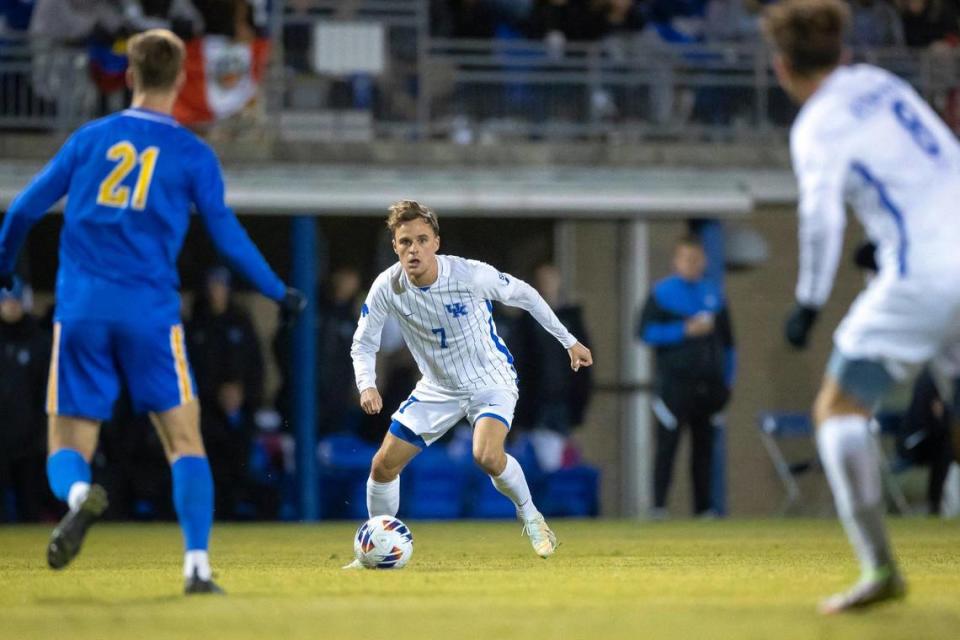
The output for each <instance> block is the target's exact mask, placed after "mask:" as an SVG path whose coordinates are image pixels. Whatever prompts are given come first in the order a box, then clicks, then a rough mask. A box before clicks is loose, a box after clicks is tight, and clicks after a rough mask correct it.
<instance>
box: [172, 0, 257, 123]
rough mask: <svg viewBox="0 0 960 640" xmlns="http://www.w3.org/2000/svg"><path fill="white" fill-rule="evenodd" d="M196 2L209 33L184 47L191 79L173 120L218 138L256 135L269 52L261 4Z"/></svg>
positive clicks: (215, 0)
mask: <svg viewBox="0 0 960 640" xmlns="http://www.w3.org/2000/svg"><path fill="white" fill-rule="evenodd" d="M194 1H195V2H196V6H197V9H198V10H199V12H200V15H201V16H202V18H203V23H204V27H205V31H204V35H203V36H202V37H198V38H193V39H192V40H189V41H187V43H186V45H187V57H186V60H185V61H184V71H185V72H186V76H187V79H186V82H185V84H184V86H183V89H182V90H181V91H180V95H179V96H178V97H177V102H176V104H175V105H174V108H173V115H174V117H175V118H176V119H177V120H178V121H179V122H181V123H182V124H184V125H186V126H188V127H191V128H192V129H195V130H196V131H198V132H200V133H203V134H205V135H208V136H212V137H214V138H219V137H238V136H241V135H249V134H250V133H253V134H257V133H258V132H259V131H261V127H259V126H257V125H258V124H260V123H261V122H262V120H263V113H262V103H261V101H260V93H261V87H260V83H261V80H262V79H263V76H264V72H265V71H266V67H267V61H268V58H269V53H270V40H269V38H268V37H267V33H266V13H265V10H264V6H263V3H262V2H255V1H254V0H194Z"/></svg>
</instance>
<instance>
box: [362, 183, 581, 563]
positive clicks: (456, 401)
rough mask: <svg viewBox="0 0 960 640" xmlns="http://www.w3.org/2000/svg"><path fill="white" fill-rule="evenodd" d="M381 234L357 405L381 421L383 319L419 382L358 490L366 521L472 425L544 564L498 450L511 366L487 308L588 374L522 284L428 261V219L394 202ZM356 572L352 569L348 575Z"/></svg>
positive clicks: (528, 503) (526, 499) (538, 520)
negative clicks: (439, 447)
mask: <svg viewBox="0 0 960 640" xmlns="http://www.w3.org/2000/svg"><path fill="white" fill-rule="evenodd" d="M387 228H388V229H389V231H390V234H391V238H392V240H393V250H394V252H396V254H397V257H398V258H399V259H400V260H399V262H397V263H396V264H394V265H393V266H391V267H390V268H389V269H387V270H386V271H384V272H383V273H381V274H380V275H379V276H378V277H377V279H376V280H375V281H374V283H373V286H372V287H371V288H370V292H369V294H368V295H367V299H366V303H365V304H364V305H363V307H362V308H361V312H360V323H359V325H358V327H357V331H356V333H355V334H354V337H353V348H352V349H351V355H352V357H353V366H354V370H355V373H356V378H357V388H358V389H359V391H360V404H361V406H362V408H363V410H364V411H365V412H366V413H368V414H371V415H373V414H377V413H380V411H381V409H382V408H383V401H382V399H381V398H380V393H379V392H378V391H377V378H376V354H377V351H378V350H379V349H380V333H381V331H382V329H383V324H384V322H385V321H386V319H387V317H388V316H391V315H392V316H393V317H394V318H396V319H397V320H398V321H399V324H400V329H401V331H402V333H403V337H404V340H405V341H406V343H407V347H408V348H409V349H410V352H411V353H412V354H413V357H414V359H415V360H416V361H417V365H418V366H419V368H420V373H421V374H422V375H423V377H422V378H421V380H420V382H419V383H417V386H416V388H415V389H414V390H413V393H411V394H410V397H409V398H408V399H407V400H406V401H405V402H404V403H403V404H402V405H401V406H400V407H399V408H398V409H397V411H396V412H395V413H394V414H393V416H392V422H391V424H390V430H389V432H388V433H387V435H386V436H385V437H384V440H383V444H382V445H381V447H380V450H379V451H378V452H377V453H376V455H374V457H373V463H372V464H371V469H370V478H369V480H368V481H367V510H368V511H369V513H370V516H371V517H373V516H378V515H384V514H386V515H391V516H392V515H396V513H397V510H398V509H399V507H400V472H401V471H402V470H403V468H404V467H405V466H406V465H407V463H409V462H410V461H411V460H412V459H413V458H414V456H416V455H417V454H418V453H420V451H421V450H423V448H425V447H427V446H429V445H430V444H431V443H433V442H434V441H436V440H437V439H438V438H440V437H441V436H442V435H443V434H444V433H446V432H447V431H448V430H449V429H450V428H451V427H453V426H454V425H455V424H457V423H458V422H460V421H461V420H463V419H464V418H466V419H467V420H468V421H469V422H470V424H471V425H473V457H474V460H475V461H476V463H477V464H478V465H479V466H480V468H482V469H483V470H484V471H485V472H486V473H487V474H488V475H489V476H490V478H491V480H492V481H493V486H494V487H496V488H497V490H498V491H500V493H502V494H503V495H505V496H506V497H508V498H509V499H510V500H512V501H513V503H514V505H515V506H516V508H517V516H518V517H519V518H520V519H521V520H522V521H523V523H524V530H525V531H526V533H527V534H528V535H529V536H530V541H531V543H532V545H533V549H534V551H536V552H537V554H538V555H539V556H541V557H543V558H547V557H549V556H551V555H553V552H554V551H555V550H556V546H557V538H556V536H555V535H554V534H553V532H552V531H551V530H550V527H548V526H547V523H546V522H545V521H544V518H543V516H542V515H541V514H540V512H539V511H538V510H537V508H536V506H534V504H533V500H532V499H531V497H530V489H529V488H528V487H527V481H526V478H525V477H524V475H523V469H521V468H520V464H519V463H518V462H517V460H516V459H515V458H514V457H513V456H511V455H509V454H508V453H506V451H505V450H504V440H505V439H506V437H507V432H508V431H509V429H510V424H511V422H512V420H513V412H514V407H515V405H516V402H517V382H516V378H517V372H516V370H515V369H514V367H513V356H512V355H510V351H509V350H508V349H507V346H506V345H505V344H504V343H503V341H502V340H501V339H500V337H499V336H498V335H497V329H496V326H495V324H494V322H493V316H492V313H491V312H492V310H493V301H494V300H497V301H500V302H503V303H504V304H508V305H510V306H514V307H520V308H522V309H525V310H527V311H528V312H530V313H531V314H532V315H533V317H534V318H536V319H537V321H539V322H540V324H541V325H542V326H543V328H544V329H546V330H547V331H549V332H550V333H551V334H553V336H554V337H556V338H557V341H558V342H560V344H561V345H563V347H564V348H565V349H567V351H568V352H569V354H570V366H571V367H572V368H573V370H574V371H577V370H578V369H579V368H580V367H589V366H590V365H592V364H593V356H592V355H591V354H590V350H589V349H587V348H586V347H585V346H583V345H582V344H580V343H579V342H578V341H577V339H576V338H575V337H574V336H573V335H571V334H570V332H569V331H567V329H566V327H564V326H563V324H562V323H561V322H560V320H558V319H557V316H556V314H554V313H553V311H552V310H551V309H550V307H549V305H548V304H547V303H546V302H545V301H544V300H543V298H541V297H540V294H539V293H537V292H536V290H535V289H534V288H533V287H531V286H530V285H528V284H527V283H526V282H523V281H522V280H519V279H517V278H514V277H513V276H511V275H507V274H505V273H500V272H499V271H497V270H496V269H494V268H493V267H491V266H490V265H488V264H484V263H483V262H477V261H475V260H466V259H464V258H457V257H454V256H445V255H437V250H438V249H439V248H440V227H439V225H438V223H437V217H436V215H435V214H434V213H433V211H431V210H430V209H428V208H427V207H424V206H422V205H421V204H419V203H417V202H414V201H410V200H403V201H401V202H397V203H396V204H394V205H393V206H391V207H390V215H389V217H388V218H387ZM355 566H358V563H353V564H351V565H348V567H351V568H352V567H355Z"/></svg>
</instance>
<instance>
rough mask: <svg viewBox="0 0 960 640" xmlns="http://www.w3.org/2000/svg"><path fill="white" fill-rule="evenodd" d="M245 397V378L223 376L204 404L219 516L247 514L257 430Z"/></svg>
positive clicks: (205, 433) (205, 442) (205, 440)
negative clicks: (250, 470) (228, 378)
mask: <svg viewBox="0 0 960 640" xmlns="http://www.w3.org/2000/svg"><path fill="white" fill-rule="evenodd" d="M245 401H246V398H245V396H244V382H243V381H242V380H240V379H237V380H224V381H223V382H222V383H221V384H220V385H219V386H218V387H217V397H216V399H215V400H214V402H213V404H212V405H204V406H203V420H202V425H203V446H204V448H205V449H206V450H207V458H209V460H210V470H211V471H212V472H213V482H214V496H215V500H216V504H215V507H214V513H215V514H216V516H217V517H218V518H226V519H234V518H238V517H242V516H244V515H246V509H245V506H244V502H245V501H246V499H247V495H248V493H249V490H248V489H249V485H250V484H251V483H250V482H249V462H250V451H251V445H252V440H253V437H254V435H255V433H256V431H257V430H256V425H255V423H254V416H253V413H252V412H251V411H249V409H245V408H244V407H245V405H246V402H245Z"/></svg>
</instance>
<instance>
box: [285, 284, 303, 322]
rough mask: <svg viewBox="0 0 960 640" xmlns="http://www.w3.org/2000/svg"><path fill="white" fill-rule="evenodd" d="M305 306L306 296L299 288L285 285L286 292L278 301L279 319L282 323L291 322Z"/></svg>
mask: <svg viewBox="0 0 960 640" xmlns="http://www.w3.org/2000/svg"><path fill="white" fill-rule="evenodd" d="M306 308H307V296H305V295H303V292H302V291H300V290H299V289H294V288H293V287H287V292H286V293H285V294H284V295H283V300H281V301H280V319H281V321H282V322H283V324H290V323H292V322H293V321H294V320H296V319H297V316H299V315H300V314H301V313H302V312H303V310H304V309H306Z"/></svg>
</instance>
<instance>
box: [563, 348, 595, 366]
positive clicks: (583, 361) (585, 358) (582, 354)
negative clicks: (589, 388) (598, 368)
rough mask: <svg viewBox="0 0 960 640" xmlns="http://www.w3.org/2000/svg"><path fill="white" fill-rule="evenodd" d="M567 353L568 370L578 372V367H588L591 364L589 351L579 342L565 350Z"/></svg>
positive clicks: (591, 357)
mask: <svg viewBox="0 0 960 640" xmlns="http://www.w3.org/2000/svg"><path fill="white" fill-rule="evenodd" d="M567 353H569V354H570V368H571V369H573V370H574V371H579V370H580V367H589V366H590V365H592V364H593V354H592V353H590V349H587V348H586V347H585V346H583V345H582V344H580V343H579V342H578V343H577V344H575V345H573V346H572V347H570V348H569V349H567Z"/></svg>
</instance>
